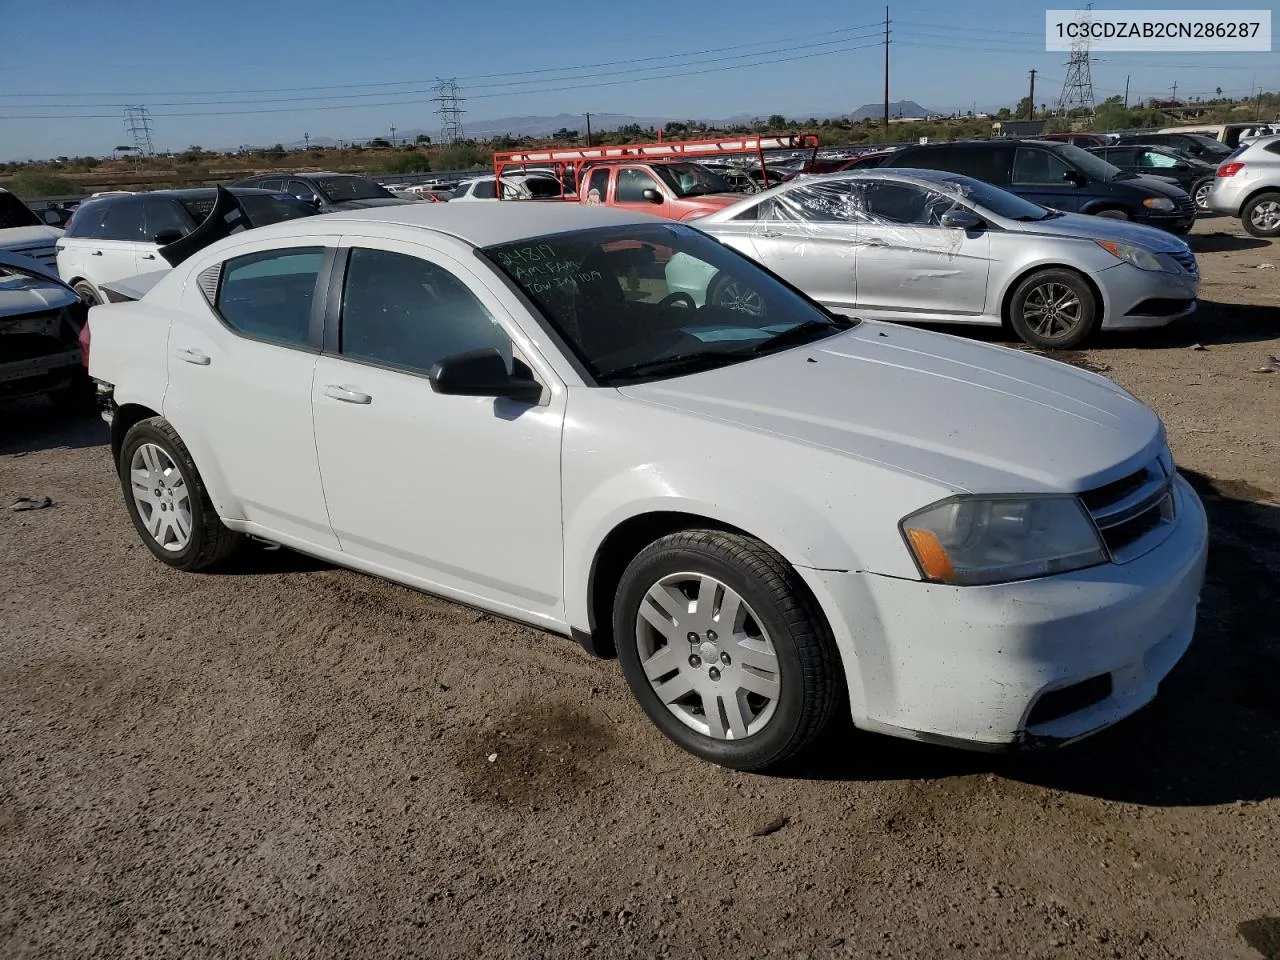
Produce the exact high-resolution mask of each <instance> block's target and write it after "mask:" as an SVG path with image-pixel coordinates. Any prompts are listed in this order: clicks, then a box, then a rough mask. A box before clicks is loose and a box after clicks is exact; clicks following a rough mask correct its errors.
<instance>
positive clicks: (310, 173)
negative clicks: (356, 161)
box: [245, 170, 370, 180]
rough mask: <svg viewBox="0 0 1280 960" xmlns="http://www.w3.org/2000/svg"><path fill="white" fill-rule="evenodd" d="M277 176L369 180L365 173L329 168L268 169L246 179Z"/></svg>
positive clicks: (263, 178)
mask: <svg viewBox="0 0 1280 960" xmlns="http://www.w3.org/2000/svg"><path fill="white" fill-rule="evenodd" d="M275 177H296V178H297V179H299V180H301V179H304V178H306V177H359V178H360V179H361V180H368V179H370V178H369V177H366V176H365V175H364V174H363V173H334V172H332V171H329V170H308V171H307V172H306V173H294V172H292V171H290V170H268V171H266V172H265V173H255V174H254V175H253V176H252V177H245V179H246V180H265V179H268V178H275Z"/></svg>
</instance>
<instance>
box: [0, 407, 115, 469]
mask: <svg viewBox="0 0 1280 960" xmlns="http://www.w3.org/2000/svg"><path fill="white" fill-rule="evenodd" d="M110 440H111V430H110V428H109V427H108V426H107V425H106V424H105V423H104V422H103V420H102V418H101V417H100V416H98V414H96V413H66V412H63V411H61V410H57V409H56V408H54V407H53V405H52V404H50V403H49V402H48V401H47V400H45V399H43V398H32V399H30V400H8V401H4V402H0V456H3V455H5V454H15V453H16V454H22V453H35V452H36V451H39V450H57V449H81V448H85V447H96V446H100V445H103V444H106V443H108V442H110Z"/></svg>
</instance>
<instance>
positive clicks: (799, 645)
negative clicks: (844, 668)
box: [613, 530, 844, 770]
mask: <svg viewBox="0 0 1280 960" xmlns="http://www.w3.org/2000/svg"><path fill="white" fill-rule="evenodd" d="M613 629H614V638H615V640H616V643H617V649H618V659H619V660H620V662H621V664H622V672H623V675H624V676H625V677H626V679H627V683H628V684H629V685H630V687H631V691H632V693H633V694H634V695H635V697H636V699H637V700H638V701H639V703H640V706H641V708H642V709H643V710H644V712H645V713H646V714H647V715H648V717H649V719H650V720H652V721H653V722H654V724H655V725H656V726H657V727H658V729H659V730H661V731H662V732H663V733H664V734H666V736H667V737H669V738H670V739H671V740H673V741H675V743H677V744H678V745H679V746H680V747H682V748H683V749H685V750H687V751H688V752H690V753H692V754H694V755H695V756H698V757H701V758H702V759H704V760H709V761H711V762H712V763H716V764H720V765H721V766H725V767H732V768H733V769H736V770H760V769H764V768H766V767H771V766H776V765H777V764H780V763H782V762H783V761H785V760H787V759H788V758H790V757H792V756H794V755H795V754H797V753H798V752H800V751H801V750H803V749H804V748H805V747H806V746H808V745H809V744H810V743H811V742H812V741H813V740H814V739H815V738H816V737H817V736H819V734H821V733H822V731H823V730H824V729H825V728H826V727H827V725H828V723H829V722H830V720H831V717H832V715H833V714H834V712H835V708H836V705H837V703H839V702H840V694H841V691H842V690H843V689H844V688H843V679H842V676H841V673H840V670H841V666H840V657H839V655H838V653H837V651H836V648H835V642H834V640H833V639H832V637H831V634H830V630H829V629H828V627H827V624H826V621H825V619H824V618H823V616H822V614H821V612H820V611H819V610H818V609H817V605H816V604H815V602H814V601H813V600H812V599H811V598H810V596H809V594H808V592H807V591H806V590H805V588H804V585H803V583H802V582H801V580H800V578H799V575H798V574H796V572H795V571H794V570H793V569H792V568H791V567H790V565H788V564H787V562H786V561H785V560H783V559H782V557H780V556H779V555H778V554H777V553H775V552H774V551H773V550H771V549H770V548H769V547H768V546H766V545H765V544H763V543H761V542H760V541H759V540H756V539H754V538H752V537H748V536H744V535H741V534H733V533H724V532H721V531H717V530H686V531H682V532H679V533H674V534H671V535H669V536H666V537H663V538H662V539H660V540H658V541H656V542H654V543H652V544H650V545H649V546H648V547H646V548H645V549H644V550H642V551H641V552H640V553H639V554H638V555H637V556H636V558H635V559H634V560H632V561H631V563H630V564H629V565H628V567H627V569H626V571H625V572H624V573H623V575H622V580H621V582H620V583H619V585H618V591H617V601H616V605H615V607H614V611H613Z"/></svg>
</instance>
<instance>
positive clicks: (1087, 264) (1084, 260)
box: [996, 241, 1123, 322]
mask: <svg viewBox="0 0 1280 960" xmlns="http://www.w3.org/2000/svg"><path fill="white" fill-rule="evenodd" d="M1086 242H1087V241H1086ZM1081 247H1082V250H1081V255H1080V257H1079V259H1078V260H1076V262H1074V263H1067V262H1065V260H1064V258H1062V257H1050V256H1045V257H1038V258H1036V259H1034V260H1028V261H1026V262H1025V263H1020V264H1019V265H1018V271H1017V273H1015V274H1013V275H1011V276H1010V277H1009V278H1008V279H1007V280H1006V281H1005V282H1004V285H1003V286H1002V287H1001V289H1000V290H999V291H998V293H997V299H996V303H998V304H1000V313H1001V316H1003V315H1004V311H1005V309H1006V307H1007V306H1008V304H1009V299H1010V297H1012V296H1013V291H1014V290H1016V289H1017V287H1018V284H1020V283H1021V282H1022V281H1023V280H1025V279H1026V278H1027V277H1028V276H1030V275H1031V274H1033V273H1035V272H1036V271H1037V270H1070V271H1072V272H1074V273H1079V274H1081V275H1083V276H1084V277H1085V279H1086V280H1088V281H1089V284H1090V286H1092V287H1093V289H1094V292H1095V293H1096V294H1097V296H1098V299H1099V305H1100V307H1101V309H1102V314H1101V317H1100V322H1101V320H1102V319H1105V318H1106V317H1108V316H1110V315H1111V296H1110V294H1109V293H1108V291H1107V283H1106V280H1105V278H1104V277H1103V273H1104V272H1105V271H1106V270H1109V269H1111V268H1113V267H1118V266H1123V261H1121V260H1117V259H1116V258H1115V257H1113V256H1111V255H1110V254H1109V253H1107V252H1106V251H1105V250H1103V249H1102V248H1101V247H1098V253H1097V255H1094V254H1093V253H1092V251H1089V250H1088V249H1087V248H1085V247H1084V243H1083V242H1082V243H1081ZM1107 261H1110V262H1107Z"/></svg>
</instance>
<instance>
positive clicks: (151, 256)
mask: <svg viewBox="0 0 1280 960" xmlns="http://www.w3.org/2000/svg"><path fill="white" fill-rule="evenodd" d="M155 258H156V255H155V254H154V253H144V254H143V255H142V259H143V260H154V259H155Z"/></svg>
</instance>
